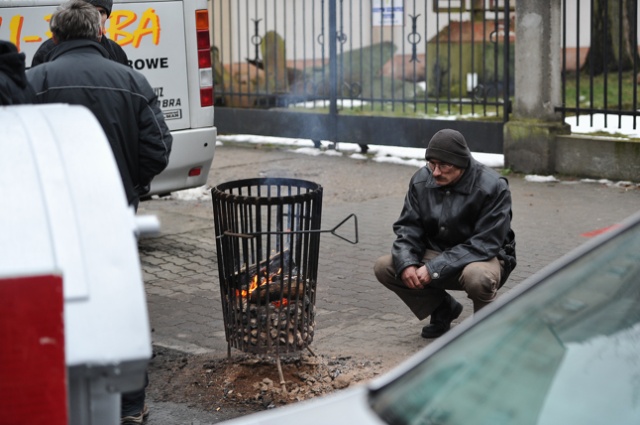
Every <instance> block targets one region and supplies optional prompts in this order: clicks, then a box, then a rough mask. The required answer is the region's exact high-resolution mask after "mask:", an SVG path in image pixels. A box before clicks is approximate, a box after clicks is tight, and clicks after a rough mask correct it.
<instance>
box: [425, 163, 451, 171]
mask: <svg viewBox="0 0 640 425" xmlns="http://www.w3.org/2000/svg"><path fill="white" fill-rule="evenodd" d="M427 166H428V167H429V169H430V170H431V171H436V168H439V169H440V172H441V173H447V172H449V171H451V170H452V169H453V167H455V165H453V164H447V163H446V162H433V161H427Z"/></svg>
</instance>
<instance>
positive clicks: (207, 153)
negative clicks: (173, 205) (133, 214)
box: [144, 127, 217, 198]
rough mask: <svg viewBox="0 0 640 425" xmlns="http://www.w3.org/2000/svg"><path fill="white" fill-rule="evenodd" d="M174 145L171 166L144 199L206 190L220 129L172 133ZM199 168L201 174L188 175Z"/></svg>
mask: <svg viewBox="0 0 640 425" xmlns="http://www.w3.org/2000/svg"><path fill="white" fill-rule="evenodd" d="M171 135H172V136H173V145H172V148H171V155H170V156H169V165H167V168H165V170H164V171H163V172H162V173H160V174H158V175H157V176H156V177H155V178H154V179H153V181H152V182H151V191H150V192H149V193H147V194H145V195H144V197H145V198H147V197H149V196H151V195H164V194H168V193H170V192H175V191H178V190H184V189H191V188H194V187H200V186H204V185H205V184H206V183H207V178H208V177H209V170H210V169H211V163H212V162H213V156H214V153H215V149H216V136H217V129H216V128H215V127H206V128H198V129H189V130H174V131H171ZM197 167H200V174H199V175H196V176H189V172H190V171H191V170H192V169H194V168H197Z"/></svg>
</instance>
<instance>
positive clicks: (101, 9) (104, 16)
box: [96, 6, 107, 34]
mask: <svg viewBox="0 0 640 425" xmlns="http://www.w3.org/2000/svg"><path fill="white" fill-rule="evenodd" d="M96 9H98V12H100V28H102V33H103V34H104V33H105V31H106V28H105V24H106V22H107V10H106V9H105V8H104V7H100V6H97V7H96Z"/></svg>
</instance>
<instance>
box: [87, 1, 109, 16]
mask: <svg viewBox="0 0 640 425" xmlns="http://www.w3.org/2000/svg"><path fill="white" fill-rule="evenodd" d="M84 1H86V2H87V3H89V4H92V5H94V6H95V7H102V8H104V10H106V11H107V18H108V17H109V15H111V9H112V8H113V0H84Z"/></svg>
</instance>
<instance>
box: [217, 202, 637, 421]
mask: <svg viewBox="0 0 640 425" xmlns="http://www.w3.org/2000/svg"><path fill="white" fill-rule="evenodd" d="M639 306H640V212H639V213H636V214H635V215H634V216H632V217H630V218H629V219H627V220H626V221H625V222H624V223H621V224H620V225H619V226H616V227H614V228H613V229H611V230H609V232H607V233H605V234H604V235H601V236H599V237H598V238H596V239H594V240H591V241H590V242H588V243H586V244H585V245H583V246H581V247H580V248H578V249H576V250H574V251H572V252H571V253H569V254H568V255H566V256H564V257H563V258H561V259H560V260H558V261H556V262H555V263H553V264H551V265H550V266H548V267H546V268H545V269H543V270H541V271H540V272H538V273H536V274H535V275H533V276H532V277H530V278H529V279H527V280H526V281H524V282H523V283H521V284H520V285H519V286H518V287H517V288H515V289H514V290H512V291H511V292H509V293H507V294H506V295H504V296H502V297H501V298H499V299H498V300H497V301H496V302H494V303H493V304H491V305H490V306H488V307H487V308H485V309H484V310H482V311H481V312H479V313H478V314H477V315H475V317H473V318H469V319H467V320H466V321H464V322H463V323H462V324H460V325H458V326H456V327H455V328H453V329H452V330H451V331H449V332H448V333H447V334H445V335H444V336H442V337H440V338H439V339H437V340H435V341H434V342H433V343H431V344H430V345H428V346H427V347H425V349H424V350H423V351H422V352H420V353H418V354H417V355H415V356H414V357H412V358H411V359H410V360H409V361H407V362H406V363H405V364H403V365H402V366H400V367H399V368H397V369H395V370H394V371H392V372H391V373H389V374H387V375H386V376H383V377H382V378H380V379H378V380H375V381H373V382H371V383H370V384H369V385H366V386H365V385H362V386H359V387H355V388H353V389H347V390H344V391H342V392H339V393H336V394H334V395H331V396H328V397H325V398H321V399H315V400H311V401H305V402H301V403H298V404H294V405H289V406H286V407H281V408H278V409H275V410H271V411H266V412H260V413H256V414H253V415H249V416H245V417H241V418H237V419H234V420H231V421H228V422H225V424H229V425H249V424H262V425H268V424H274V425H275V424H278V425H299V424H305V425H312V424H332V425H336V424H349V425H364V424H401V425H409V424H412V425H413V424H415V425H418V424H420V425H422V424H424V425H470V424H490V425H501V424H514V425H528V424H531V425H533V424H535V425H555V424H580V425H591V424H592V425H602V424H616V425H623V424H629V425H631V424H634V425H637V424H640V308H639Z"/></svg>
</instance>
